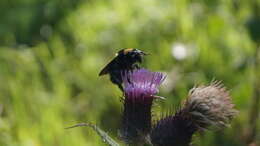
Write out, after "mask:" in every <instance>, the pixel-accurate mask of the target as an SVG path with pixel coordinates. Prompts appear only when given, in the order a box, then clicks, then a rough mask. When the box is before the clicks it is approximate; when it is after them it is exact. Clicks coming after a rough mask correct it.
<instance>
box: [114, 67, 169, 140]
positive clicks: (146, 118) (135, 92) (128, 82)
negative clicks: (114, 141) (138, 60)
mask: <svg viewBox="0 0 260 146" xmlns="http://www.w3.org/2000/svg"><path fill="white" fill-rule="evenodd" d="M122 78H123V85H124V99H123V104H124V111H123V116H122V127H121V130H120V133H119V134H120V137H121V138H122V139H123V140H124V141H125V142H126V143H137V141H142V140H144V139H146V137H147V135H148V134H149V132H150V130H151V107H152V103H153V99H154V98H155V96H154V95H155V94H156V93H158V86H159V85H160V84H161V83H162V82H163V80H164V78H165V76H164V75H163V74H162V73H158V72H150V71H148V70H145V69H139V70H134V71H133V72H126V73H125V74H124V75H123V77H122Z"/></svg>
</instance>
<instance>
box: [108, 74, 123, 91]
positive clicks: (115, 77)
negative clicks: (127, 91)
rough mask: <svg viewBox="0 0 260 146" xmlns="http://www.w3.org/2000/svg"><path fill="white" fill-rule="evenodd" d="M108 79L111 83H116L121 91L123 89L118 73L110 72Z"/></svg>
mask: <svg viewBox="0 0 260 146" xmlns="http://www.w3.org/2000/svg"><path fill="white" fill-rule="evenodd" d="M110 80H111V82H112V83H114V84H116V85H117V86H118V88H119V89H120V90H121V91H124V88H123V86H122V79H121V77H119V75H116V74H111V75H110Z"/></svg>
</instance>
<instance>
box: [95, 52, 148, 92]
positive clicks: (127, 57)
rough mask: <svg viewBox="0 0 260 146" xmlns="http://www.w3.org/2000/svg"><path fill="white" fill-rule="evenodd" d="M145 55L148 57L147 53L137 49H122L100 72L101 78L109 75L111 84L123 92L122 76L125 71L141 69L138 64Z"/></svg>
mask: <svg viewBox="0 0 260 146" xmlns="http://www.w3.org/2000/svg"><path fill="white" fill-rule="evenodd" d="M145 55H147V53H145V52H143V51H141V50H138V49H135V48H126V49H122V50H120V51H118V52H117V53H116V56H115V58H114V59H113V60H112V61H110V62H109V63H108V64H107V65H106V66H105V67H104V68H103V69H102V70H101V71H100V73H99V76H102V75H106V74H109V76H110V80H111V82H112V83H114V84H116V85H117V86H118V87H119V89H120V90H121V91H123V86H122V82H123V81H122V77H121V76H122V74H123V73H124V72H125V71H132V70H134V69H137V68H140V67H139V64H138V63H142V61H143V57H144V56H145Z"/></svg>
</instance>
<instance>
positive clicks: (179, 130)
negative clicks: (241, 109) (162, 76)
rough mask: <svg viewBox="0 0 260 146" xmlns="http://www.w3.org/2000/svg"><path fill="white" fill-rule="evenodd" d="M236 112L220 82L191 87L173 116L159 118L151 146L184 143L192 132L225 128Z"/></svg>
mask: <svg viewBox="0 0 260 146" xmlns="http://www.w3.org/2000/svg"><path fill="white" fill-rule="evenodd" d="M236 113H237V111H236V110H235V109H234V104H232V102H231V98H230V96H229V93H228V91H227V90H226V89H225V88H224V87H223V85H222V84H220V83H217V82H214V83H212V84H210V85H209V86H199V87H196V88H193V89H191V90H190V93H189V95H188V98H187V99H186V101H185V103H184V105H183V106H182V107H181V109H180V110H179V111H178V112H176V114H175V115H172V116H167V117H165V118H163V119H161V120H159V121H158V122H157V124H156V125H155V126H154V127H153V129H152V131H151V134H150V138H151V142H152V144H153V145H155V146H188V145H190V143H191V139H192V135H193V134H194V133H195V132H196V131H198V130H204V129H209V128H210V127H215V128H223V127H226V126H227V125H228V124H229V122H230V121H231V120H232V119H233V117H234V116H235V115H236Z"/></svg>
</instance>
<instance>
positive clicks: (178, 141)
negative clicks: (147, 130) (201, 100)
mask: <svg viewBox="0 0 260 146" xmlns="http://www.w3.org/2000/svg"><path fill="white" fill-rule="evenodd" d="M196 130H197V127H196V125H194V124H193V123H192V121H191V119H190V118H189V117H188V116H186V115H184V114H183V113H182V112H181V111H180V112H177V113H176V114H175V115H170V116H166V117H165V118H163V119H161V120H160V121H158V122H157V124H156V125H155V126H154V127H153V129H152V131H151V134H150V139H151V143H152V144H153V145H154V146H188V145H189V144H190V142H191V139H192V135H193V134H194V133H195V132H196Z"/></svg>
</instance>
